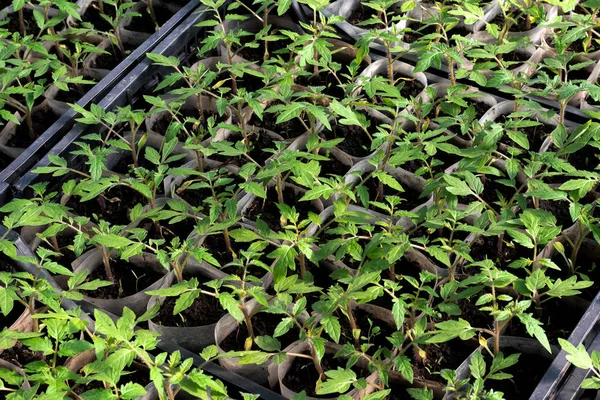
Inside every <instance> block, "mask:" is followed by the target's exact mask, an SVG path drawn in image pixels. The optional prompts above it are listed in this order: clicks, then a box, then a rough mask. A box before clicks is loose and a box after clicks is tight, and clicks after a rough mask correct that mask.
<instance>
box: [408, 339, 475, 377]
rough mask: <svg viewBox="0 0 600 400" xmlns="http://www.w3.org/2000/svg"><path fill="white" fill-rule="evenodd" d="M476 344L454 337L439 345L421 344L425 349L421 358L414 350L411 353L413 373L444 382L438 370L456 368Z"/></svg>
mask: <svg viewBox="0 0 600 400" xmlns="http://www.w3.org/2000/svg"><path fill="white" fill-rule="evenodd" d="M476 348H477V346H476V345H475V344H474V343H472V342H468V341H462V340H460V339H454V340H451V341H449V342H446V343H440V344H439V345H433V344H430V345H422V346H421V349H422V350H424V351H425V357H424V358H422V357H421V356H420V355H419V354H416V353H417V352H416V350H415V351H414V352H412V353H411V354H406V355H407V356H409V357H411V358H412V359H413V360H412V367H413V374H414V377H415V379H416V378H423V379H428V380H433V381H437V382H443V383H445V381H444V379H443V378H442V377H441V376H440V374H439V372H440V371H441V370H443V369H456V368H458V367H459V366H460V364H462V362H463V361H464V360H465V359H466V358H467V357H469V355H470V354H471V353H472V352H473V351H474V350H475V349H476Z"/></svg>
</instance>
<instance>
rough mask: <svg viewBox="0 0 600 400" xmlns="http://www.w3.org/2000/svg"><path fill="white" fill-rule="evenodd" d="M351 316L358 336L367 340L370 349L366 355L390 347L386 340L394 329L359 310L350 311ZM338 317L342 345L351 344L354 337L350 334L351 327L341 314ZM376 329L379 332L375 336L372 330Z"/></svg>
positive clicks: (363, 341)
mask: <svg viewBox="0 0 600 400" xmlns="http://www.w3.org/2000/svg"><path fill="white" fill-rule="evenodd" d="M352 314H353V315H354V319H355V321H356V326H357V327H358V329H360V336H361V337H368V338H369V340H368V342H369V344H370V345H371V347H370V348H369V350H368V351H367V353H369V354H373V353H375V351H377V349H380V348H384V347H387V348H391V347H392V345H391V343H390V342H389V341H388V340H387V339H386V338H387V337H391V336H392V333H393V332H395V331H396V330H395V329H394V328H392V327H391V326H389V325H388V324H387V323H386V322H385V321H383V320H381V319H379V318H377V317H376V316H374V315H371V314H369V313H367V312H365V311H364V310H362V309H360V308H355V309H354V310H352ZM338 317H339V320H340V324H341V327H342V336H341V337H342V343H344V342H346V343H353V342H354V336H353V334H352V327H351V325H350V322H349V320H348V317H346V316H345V315H342V314H340V315H338ZM369 320H371V322H372V325H369ZM376 328H379V329H380V330H379V332H378V333H377V334H376V335H375V334H374V332H373V330H374V329H376ZM360 343H361V344H362V343H366V341H365V340H362V339H361V341H360Z"/></svg>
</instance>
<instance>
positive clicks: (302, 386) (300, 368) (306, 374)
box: [282, 354, 364, 398]
mask: <svg viewBox="0 0 600 400" xmlns="http://www.w3.org/2000/svg"><path fill="white" fill-rule="evenodd" d="M321 368H323V371H324V372H327V371H330V370H336V369H338V368H344V369H345V368H346V360H344V359H342V358H333V356H332V355H330V354H325V356H324V357H323V359H322V360H321ZM352 370H353V371H354V372H355V373H356V375H357V376H358V377H364V373H363V371H361V370H360V369H358V368H357V367H353V368H352ZM318 379H319V374H318V373H317V370H316V369H315V366H314V364H313V362H312V360H310V359H308V358H304V357H302V358H300V357H296V358H294V361H292V365H291V367H290V369H289V371H288V372H287V375H286V376H285V377H283V380H282V382H283V384H284V385H285V386H287V387H288V388H289V389H291V390H293V391H294V392H296V393H300V392H301V391H303V390H304V391H306V395H307V396H310V397H316V398H319V397H332V396H333V395H332V394H328V395H318V394H316V386H317V380H318ZM349 390H350V389H349Z"/></svg>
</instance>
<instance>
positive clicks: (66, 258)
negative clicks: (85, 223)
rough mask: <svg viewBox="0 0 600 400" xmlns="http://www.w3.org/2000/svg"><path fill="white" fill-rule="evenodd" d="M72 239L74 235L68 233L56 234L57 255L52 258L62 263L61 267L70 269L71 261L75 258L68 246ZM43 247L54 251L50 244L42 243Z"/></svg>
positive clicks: (70, 244)
mask: <svg viewBox="0 0 600 400" xmlns="http://www.w3.org/2000/svg"><path fill="white" fill-rule="evenodd" d="M73 241H74V237H73V236H71V235H68V234H65V235H58V236H56V242H57V243H58V248H59V249H60V251H59V254H60V255H59V256H54V257H53V258H52V259H53V260H54V261H56V262H57V263H59V264H60V265H62V266H63V267H66V268H69V269H71V263H72V262H73V261H75V260H76V259H77V256H76V255H75V253H74V252H73V251H72V250H71V249H69V248H68V246H72V245H73ZM50 243H52V241H50ZM43 246H44V247H46V248H48V249H50V250H53V251H56V250H55V249H54V247H53V246H52V245H51V244H48V243H44V244H43Z"/></svg>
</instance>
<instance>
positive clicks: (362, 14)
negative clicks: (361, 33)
mask: <svg viewBox="0 0 600 400" xmlns="http://www.w3.org/2000/svg"><path fill="white" fill-rule="evenodd" d="M376 16H377V12H376V11H375V10H374V9H372V8H369V7H364V6H363V5H362V4H361V3H358V5H357V6H356V8H355V9H354V10H353V11H352V14H350V16H349V17H348V20H347V22H349V23H351V24H352V25H359V24H360V23H361V22H363V21H365V20H367V19H370V18H371V17H376ZM359 26H361V27H363V28H365V29H366V28H369V29H384V28H385V24H383V23H382V22H379V23H376V24H367V25H359Z"/></svg>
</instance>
